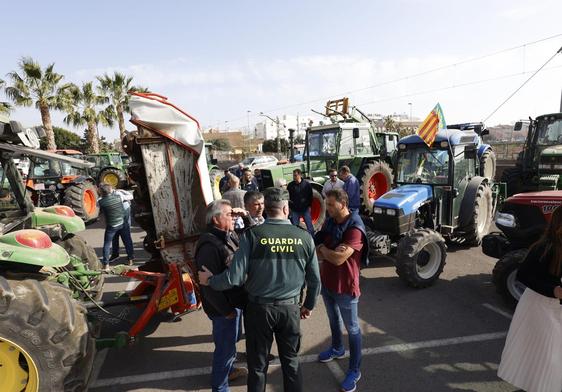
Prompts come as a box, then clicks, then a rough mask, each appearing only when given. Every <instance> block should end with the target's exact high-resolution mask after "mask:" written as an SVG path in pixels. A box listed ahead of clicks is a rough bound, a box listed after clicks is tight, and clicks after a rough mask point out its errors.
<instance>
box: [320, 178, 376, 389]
mask: <svg viewBox="0 0 562 392" xmlns="http://www.w3.org/2000/svg"><path fill="white" fill-rule="evenodd" d="M348 202H349V199H348V197H347V193H345V191H343V190H342V189H334V190H330V191H328V192H326V210H327V212H328V214H329V215H330V218H328V220H327V221H326V223H325V224H324V226H323V227H322V230H320V232H318V234H317V235H316V238H315V242H316V245H317V247H316V251H317V254H318V260H319V261H321V262H322V263H321V264H320V277H321V280H322V298H323V299H324V304H325V306H326V312H327V314H328V319H329V320H330V330H331V331H332V345H331V347H330V348H329V349H328V350H326V351H323V352H322V353H320V355H319V356H318V360H319V361H320V362H328V361H331V360H332V359H339V358H342V357H343V356H344V355H345V347H344V345H343V337H342V331H341V320H342V319H343V323H344V325H345V328H346V329H347V333H348V335H349V352H350V358H349V370H348V371H347V374H346V377H345V379H344V380H343V382H342V384H341V390H342V391H345V392H351V391H355V389H356V384H357V381H359V379H360V378H361V371H360V370H359V367H360V365H361V329H360V328H359V317H358V315H357V306H358V303H359V296H360V295H361V291H360V289H359V271H360V267H361V261H362V260H363V258H365V257H366V256H367V253H368V245H367V237H366V234H365V226H364V225H363V221H362V220H361V218H360V217H359V215H357V213H351V212H350V211H349V208H348Z"/></svg>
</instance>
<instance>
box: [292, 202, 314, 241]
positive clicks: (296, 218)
mask: <svg viewBox="0 0 562 392" xmlns="http://www.w3.org/2000/svg"><path fill="white" fill-rule="evenodd" d="M301 216H302V218H303V219H304V223H305V224H306V230H307V231H308V232H309V233H310V235H312V236H313V235H314V226H313V225H312V217H311V216H310V208H307V209H306V211H291V213H290V215H289V219H290V220H291V223H292V224H293V225H295V226H298V225H299V224H300V222H301Z"/></svg>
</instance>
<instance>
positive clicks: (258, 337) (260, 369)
mask: <svg viewBox="0 0 562 392" xmlns="http://www.w3.org/2000/svg"><path fill="white" fill-rule="evenodd" d="M244 325H245V327H246V353H247V356H248V392H264V391H265V386H266V385H267V368H268V365H269V363H268V360H267V357H268V355H269V352H270V351H271V344H272V343H273V336H274V335H275V341H276V342H277V349H278V351H279V360H280V361H281V368H282V370H283V390H284V391H286V392H301V391H302V390H303V389H302V373H301V369H300V364H299V358H298V352H299V350H300V345H301V333H300V308H299V306H298V305H261V304H256V303H253V302H250V303H248V305H247V307H246V312H245V315H244Z"/></svg>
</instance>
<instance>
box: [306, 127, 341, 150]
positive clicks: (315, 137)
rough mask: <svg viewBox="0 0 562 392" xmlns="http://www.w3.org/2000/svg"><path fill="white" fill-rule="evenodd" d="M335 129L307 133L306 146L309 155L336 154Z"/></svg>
mask: <svg viewBox="0 0 562 392" xmlns="http://www.w3.org/2000/svg"><path fill="white" fill-rule="evenodd" d="M336 134H337V130H327V131H322V132H314V133H310V134H309V135H308V148H309V149H310V150H309V151H310V156H311V157H322V156H333V155H336Z"/></svg>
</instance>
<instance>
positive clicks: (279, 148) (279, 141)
mask: <svg viewBox="0 0 562 392" xmlns="http://www.w3.org/2000/svg"><path fill="white" fill-rule="evenodd" d="M275 119H276V121H275V123H276V124H277V153H280V152H281V136H280V134H279V116H277V117H275Z"/></svg>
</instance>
